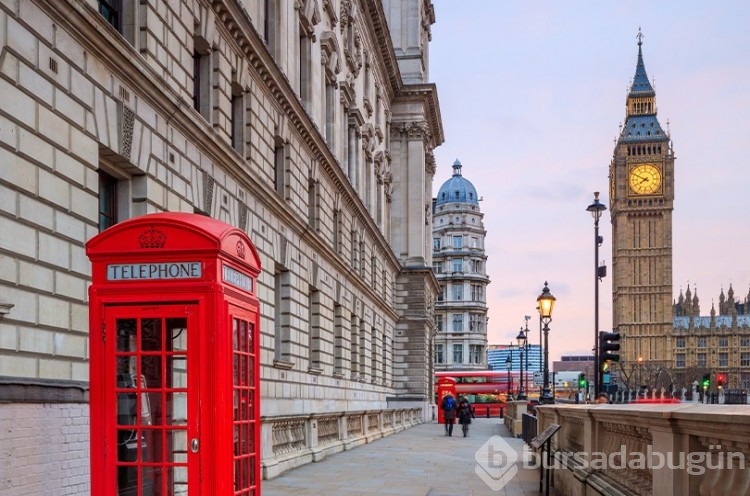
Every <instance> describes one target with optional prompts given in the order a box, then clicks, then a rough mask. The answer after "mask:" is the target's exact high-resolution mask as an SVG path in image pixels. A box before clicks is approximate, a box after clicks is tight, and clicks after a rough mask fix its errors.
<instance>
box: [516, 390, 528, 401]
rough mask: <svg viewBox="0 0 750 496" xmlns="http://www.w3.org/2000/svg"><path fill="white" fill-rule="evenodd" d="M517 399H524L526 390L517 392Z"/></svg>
mask: <svg viewBox="0 0 750 496" xmlns="http://www.w3.org/2000/svg"><path fill="white" fill-rule="evenodd" d="M518 399H519V400H526V399H527V398H526V392H525V391H524V390H523V389H522V390H521V391H519V392H518Z"/></svg>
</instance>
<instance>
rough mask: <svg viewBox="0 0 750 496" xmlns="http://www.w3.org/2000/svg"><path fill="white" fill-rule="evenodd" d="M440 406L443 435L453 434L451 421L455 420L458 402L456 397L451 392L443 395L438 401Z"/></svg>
mask: <svg viewBox="0 0 750 496" xmlns="http://www.w3.org/2000/svg"><path fill="white" fill-rule="evenodd" d="M440 408H441V409H442V410H443V420H444V421H445V435H446V436H452V435H453V422H454V421H455V420H456V410H457V409H458V404H457V403H456V398H454V397H453V395H452V394H451V393H448V394H446V395H445V396H443V401H442V402H441V403H440Z"/></svg>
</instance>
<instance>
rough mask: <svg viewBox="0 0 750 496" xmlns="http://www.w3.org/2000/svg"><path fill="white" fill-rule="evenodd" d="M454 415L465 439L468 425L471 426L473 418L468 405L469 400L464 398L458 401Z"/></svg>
mask: <svg viewBox="0 0 750 496" xmlns="http://www.w3.org/2000/svg"><path fill="white" fill-rule="evenodd" d="M456 415H457V416H458V423H459V424H461V425H462V426H463V431H464V437H466V435H467V434H468V433H469V424H471V419H472V418H473V417H474V411H473V410H472V409H471V403H469V400H468V399H466V397H464V398H461V401H459V403H458V411H457V412H456Z"/></svg>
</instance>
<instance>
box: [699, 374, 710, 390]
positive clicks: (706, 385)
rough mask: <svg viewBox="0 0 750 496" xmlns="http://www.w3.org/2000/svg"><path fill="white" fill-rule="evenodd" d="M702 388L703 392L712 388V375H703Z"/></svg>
mask: <svg viewBox="0 0 750 496" xmlns="http://www.w3.org/2000/svg"><path fill="white" fill-rule="evenodd" d="M701 386H703V390H704V391H705V390H706V389H708V388H709V387H711V374H703V380H702V381H701Z"/></svg>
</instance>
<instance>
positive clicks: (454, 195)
mask: <svg viewBox="0 0 750 496" xmlns="http://www.w3.org/2000/svg"><path fill="white" fill-rule="evenodd" d="M457 202H460V203H471V204H473V205H479V199H478V198H477V190H476V188H475V187H474V185H473V184H471V181H469V180H468V179H465V178H464V177H463V176H462V175H461V162H459V161H458V159H456V161H455V162H453V177H451V178H450V179H448V180H447V181H445V182H444V183H443V185H442V186H441V187H440V191H438V195H437V201H436V202H435V203H436V205H443V204H446V203H457Z"/></svg>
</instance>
